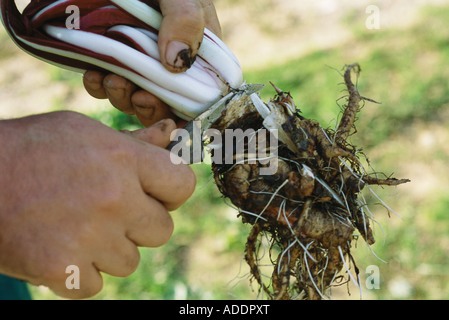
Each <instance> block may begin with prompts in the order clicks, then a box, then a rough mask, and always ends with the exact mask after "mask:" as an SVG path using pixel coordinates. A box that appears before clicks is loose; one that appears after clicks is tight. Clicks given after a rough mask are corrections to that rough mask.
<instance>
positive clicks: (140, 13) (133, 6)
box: [111, 0, 162, 30]
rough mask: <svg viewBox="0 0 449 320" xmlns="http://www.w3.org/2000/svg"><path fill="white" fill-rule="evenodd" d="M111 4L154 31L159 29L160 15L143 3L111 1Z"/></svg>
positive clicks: (124, 0) (129, 0)
mask: <svg viewBox="0 0 449 320" xmlns="http://www.w3.org/2000/svg"><path fill="white" fill-rule="evenodd" d="M111 2H113V3H115V4H116V5H117V6H119V7H120V8H122V9H123V10H125V11H127V12H129V13H131V14H132V15H133V16H134V17H136V18H137V19H139V20H140V21H143V22H145V23H146V24H148V25H149V26H151V27H153V28H154V29H156V30H159V28H160V27H161V23H162V15H161V14H160V12H158V11H156V10H155V9H153V8H151V7H150V6H147V5H146V4H145V3H143V2H140V1H137V0H111Z"/></svg>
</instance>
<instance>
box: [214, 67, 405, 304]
mask: <svg viewBox="0 0 449 320" xmlns="http://www.w3.org/2000/svg"><path fill="white" fill-rule="evenodd" d="M352 72H354V73H355V74H356V75H357V76H358V74H359V72H360V67H359V65H358V64H353V65H349V66H347V67H346V71H345V73H344V81H345V84H346V87H347V90H348V96H347V104H346V106H345V109H344V112H343V115H342V118H341V120H340V123H339V125H338V126H337V129H335V130H331V129H324V128H322V127H321V126H320V124H319V123H318V122H316V121H313V120H309V119H306V118H304V117H303V116H301V114H300V112H299V110H297V108H296V106H295V104H294V102H293V100H292V97H291V96H290V94H289V93H286V92H283V91H281V90H280V89H278V88H276V87H275V89H276V91H277V94H276V96H275V98H274V99H272V100H271V101H269V102H268V105H267V107H268V108H269V110H270V114H271V115H275V116H276V117H275V119H276V121H277V123H278V125H279V126H278V128H279V129H280V132H279V139H280V140H282V141H280V143H279V145H278V147H277V158H276V161H277V163H276V164H277V169H276V172H275V173H274V174H272V175H261V174H260V172H261V169H262V168H264V167H266V166H267V164H266V162H263V161H260V159H254V157H253V160H255V161H252V162H251V161H244V162H242V161H240V162H237V163H233V164H231V165H230V164H216V163H214V164H213V166H212V169H213V172H214V177H215V181H216V184H217V186H218V188H219V190H220V191H221V193H222V194H223V195H224V196H225V197H227V198H229V199H230V200H231V202H232V203H233V204H234V205H235V206H236V207H237V208H238V210H239V216H241V218H242V221H243V222H244V223H250V224H251V225H252V230H251V232H250V234H249V236H248V239H247V243H246V249H245V260H246V262H247V263H248V265H249V267H250V270H251V275H252V277H253V278H254V279H255V281H256V282H257V284H258V285H259V287H260V290H263V292H264V293H265V294H266V295H268V297H269V298H271V299H297V298H304V299H321V298H326V297H328V293H329V289H330V288H331V287H332V285H333V284H334V283H336V282H338V281H340V282H341V281H342V279H341V278H342V277H343V276H341V275H340V271H341V270H342V269H343V268H346V269H347V277H349V278H351V279H350V280H352V281H354V282H356V283H357V282H359V281H358V280H357V279H355V278H354V276H353V275H352V274H351V272H349V265H350V264H351V263H352V265H353V266H354V268H355V273H356V276H357V275H358V270H357V267H356V265H355V263H354V259H353V258H352V256H351V252H350V249H351V242H352V240H353V234H354V231H355V230H357V231H358V232H359V233H360V234H361V235H362V237H363V238H364V240H365V241H366V242H367V243H368V244H370V245H371V244H373V243H374V241H375V240H374V237H373V234H372V230H371V227H370V218H371V217H370V216H369V215H368V214H367V213H366V212H365V207H366V204H365V203H364V202H363V201H360V200H359V194H360V191H361V190H362V189H363V188H364V187H365V186H366V185H388V186H396V185H399V184H402V183H405V182H408V181H409V180H407V179H403V180H398V179H395V178H387V179H380V178H378V177H376V176H372V175H368V174H367V173H366V171H365V169H364V168H363V166H362V165H361V163H360V161H359V158H358V157H359V154H360V152H358V150H357V148H356V147H355V146H353V145H351V144H350V143H349V142H348V141H347V139H348V137H349V136H350V135H351V134H353V133H354V132H355V127H354V123H355V120H356V114H357V112H358V111H359V109H360V103H361V102H363V100H367V99H365V98H363V97H361V96H360V94H359V92H358V90H357V88H356V86H355V85H354V84H353V82H352V80H351V73H352ZM254 103H255V102H254V98H251V97H248V96H243V97H242V98H241V99H240V100H238V101H232V102H230V103H229V105H228V107H227V110H226V114H224V115H223V117H222V118H221V120H220V121H219V123H217V124H216V125H215V128H217V129H219V130H220V131H221V132H222V133H223V139H224V138H225V135H224V130H225V129H232V128H241V129H243V130H246V129H253V130H256V131H257V130H260V129H263V128H264V126H267V118H264V117H263V116H262V115H261V113H260V110H259V108H257V106H255V104H254ZM269 134H270V133H268V135H269ZM267 140H268V137H267ZM247 144H248V141H247ZM257 147H260V146H259V145H258V146H257ZM264 147H266V146H264ZM245 151H246V152H248V148H247V149H245ZM250 158H251V155H246V160H249V159H250ZM223 163H225V162H224V161H223ZM263 238H268V239H269V257H270V261H271V263H272V264H273V269H272V270H273V271H272V274H271V278H269V279H268V280H267V279H266V278H264V276H263V275H262V272H261V260H262V255H263V253H262V252H261V251H262V250H261V248H262V239H263Z"/></svg>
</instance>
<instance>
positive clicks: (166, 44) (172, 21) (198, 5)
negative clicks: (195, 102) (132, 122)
mask: <svg viewBox="0 0 449 320" xmlns="http://www.w3.org/2000/svg"><path fill="white" fill-rule="evenodd" d="M159 4H160V8H161V12H162V15H163V20H162V24H161V28H160V31H159V42H158V46H159V52H160V55H161V58H162V64H163V65H164V66H165V67H166V68H167V69H168V70H169V71H171V72H182V71H185V70H186V69H188V68H189V67H190V65H191V63H189V62H188V61H184V60H179V59H177V57H178V54H179V52H181V51H183V50H188V52H189V57H190V61H192V60H193V59H194V57H195V56H196V54H197V51H198V48H199V44H200V43H201V40H202V38H203V30H204V27H205V26H206V27H207V28H208V29H209V30H211V31H212V32H213V33H214V34H216V35H217V36H218V37H221V28H220V23H219V21H218V17H217V14H216V11H215V7H214V5H213V3H212V0H159ZM83 83H84V87H85V88H86V91H87V92H88V93H89V94H90V95H91V96H93V97H95V98H98V99H106V98H107V99H109V101H110V102H111V104H112V105H113V106H114V107H116V108H117V109H119V110H120V111H122V112H124V113H127V114H135V115H136V116H137V118H138V119H139V121H140V122H141V123H142V124H143V125H145V126H149V125H151V124H153V123H155V122H157V121H159V120H161V119H166V118H172V119H174V120H177V117H176V116H175V115H174V114H173V113H172V112H171V111H170V108H169V107H168V105H167V104H165V103H164V102H162V101H161V100H159V99H158V98H157V97H155V96H154V95H152V94H151V93H149V92H147V91H144V90H141V89H139V88H138V87H137V86H136V85H134V84H133V83H132V82H130V81H128V80H126V79H125V78H123V77H120V76H118V75H115V74H103V73H101V72H98V71H87V72H86V73H85V74H84V78H83Z"/></svg>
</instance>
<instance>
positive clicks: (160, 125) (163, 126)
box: [151, 119, 167, 132]
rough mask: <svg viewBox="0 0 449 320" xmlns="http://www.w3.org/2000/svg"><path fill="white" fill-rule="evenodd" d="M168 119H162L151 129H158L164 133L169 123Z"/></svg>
mask: <svg viewBox="0 0 449 320" xmlns="http://www.w3.org/2000/svg"><path fill="white" fill-rule="evenodd" d="M165 120H166V119H162V120H160V121H158V122H156V123H155V124H153V125H152V126H151V127H153V128H158V129H160V130H161V131H162V132H164V131H165V130H166V129H167V123H166V121H165Z"/></svg>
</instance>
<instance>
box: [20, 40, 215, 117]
mask: <svg viewBox="0 0 449 320" xmlns="http://www.w3.org/2000/svg"><path fill="white" fill-rule="evenodd" d="M14 36H15V37H16V38H17V39H18V40H20V41H21V42H23V43H24V44H26V45H28V46H30V47H33V48H35V49H37V50H41V51H44V52H49V53H53V54H57V55H60V56H63V57H67V58H71V59H76V60H79V61H82V62H86V63H90V64H92V65H96V66H98V67H100V68H103V69H105V70H109V71H111V72H113V73H116V74H118V75H120V76H123V77H125V78H127V79H129V80H130V81H132V82H134V83H135V84H136V85H138V86H140V87H141V88H143V89H144V90H147V91H150V92H152V93H153V94H155V95H157V96H158V97H159V98H160V99H161V100H162V101H164V102H165V103H167V104H168V105H170V106H172V107H173V108H174V111H175V110H176V114H177V115H178V116H179V117H180V118H182V119H185V120H190V119H192V118H194V117H195V116H196V115H197V114H199V113H201V112H203V111H204V109H205V108H207V107H206V106H205V105H204V104H203V103H199V102H198V101H194V100H191V99H188V98H186V97H183V96H181V95H179V94H177V93H175V92H173V91H170V90H167V89H165V88H162V87H160V86H158V85H156V84H155V83H153V82H151V81H149V80H148V79H145V78H144V77H142V76H141V75H138V74H136V73H134V72H132V71H130V70H128V69H124V68H121V67H118V66H116V65H114V64H110V63H107V62H104V61H102V60H99V59H95V58H92V57H89V56H84V55H81V54H78V53H75V52H72V51H65V50H61V49H56V48H53V47H47V46H43V45H39V44H36V43H34V42H31V41H28V40H26V39H24V38H22V37H20V36H18V35H17V34H15V33H14ZM30 54H31V53H30ZM32 55H33V54H32ZM33 56H34V55H33ZM37 58H39V59H42V58H40V57H37ZM46 61H47V62H49V63H51V64H53V65H56V66H62V65H61V64H58V63H55V62H53V61H49V60H46ZM63 67H64V68H67V66H63ZM70 69H73V68H70ZM73 70H76V71H79V72H83V71H85V70H81V69H73Z"/></svg>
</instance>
